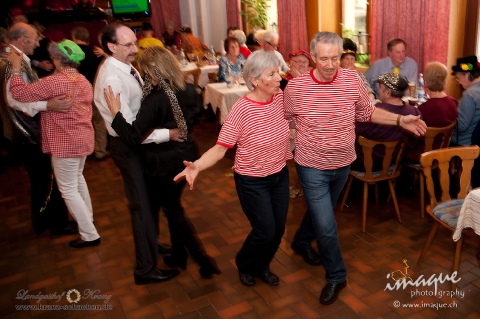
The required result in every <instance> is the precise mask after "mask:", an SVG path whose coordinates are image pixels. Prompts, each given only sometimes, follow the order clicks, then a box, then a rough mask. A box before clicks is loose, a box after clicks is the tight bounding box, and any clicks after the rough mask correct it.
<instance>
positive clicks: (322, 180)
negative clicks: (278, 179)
mask: <svg viewBox="0 0 480 319" xmlns="http://www.w3.org/2000/svg"><path fill="white" fill-rule="evenodd" d="M295 166H296V168H297V172H298V176H299V178H300V183H301V184H302V188H303V193H304V195H305V200H306V201H307V205H308V210H307V212H306V213H305V216H304V218H303V221H302V224H301V225H300V228H299V229H298V230H297V233H296V234H295V239H294V241H295V242H296V243H297V244H298V245H299V246H300V247H301V248H303V249H309V248H311V244H312V240H314V239H315V238H316V239H317V245H318V253H319V255H320V259H321V261H322V265H323V267H325V271H326V274H325V278H326V279H327V282H328V283H331V284H338V283H341V282H343V281H344V280H345V279H346V277H347V270H346V268H345V264H344V262H343V257H342V253H341V251H340V244H339V242H338V234H337V222H336V221H335V215H334V213H333V208H334V207H335V204H336V203H337V199H338V197H339V196H340V192H341V191H342V189H343V186H344V185H345V182H346V181H347V178H348V173H349V171H350V165H348V166H345V167H341V168H338V169H333V170H319V169H316V168H311V167H305V166H301V165H298V164H295Z"/></svg>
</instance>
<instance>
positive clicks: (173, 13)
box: [150, 0, 182, 39]
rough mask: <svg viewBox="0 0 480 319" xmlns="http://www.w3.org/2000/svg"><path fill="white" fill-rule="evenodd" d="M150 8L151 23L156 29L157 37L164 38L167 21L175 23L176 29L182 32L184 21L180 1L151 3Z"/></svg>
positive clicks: (170, 0) (156, 1)
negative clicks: (181, 15)
mask: <svg viewBox="0 0 480 319" xmlns="http://www.w3.org/2000/svg"><path fill="white" fill-rule="evenodd" d="M150 6H151V9H152V18H151V19H150V23H151V24H152V25H153V28H154V29H155V37H157V38H160V39H161V38H162V34H163V33H164V32H165V23H166V22H167V21H172V22H173V23H175V29H176V30H177V31H178V30H180V28H181V27H182V25H181V24H182V19H181V18H180V2H179V1H178V0H161V1H158V0H155V1H150Z"/></svg>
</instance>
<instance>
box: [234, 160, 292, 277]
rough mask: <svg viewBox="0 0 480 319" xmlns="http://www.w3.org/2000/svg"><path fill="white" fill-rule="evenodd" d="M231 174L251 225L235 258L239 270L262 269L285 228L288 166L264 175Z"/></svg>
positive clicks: (270, 258)
mask: <svg viewBox="0 0 480 319" xmlns="http://www.w3.org/2000/svg"><path fill="white" fill-rule="evenodd" d="M234 176H235V186H236V188H237V193H238V198H239V200H240V204H241V205H242V209H243V212H244V213H245V216H247V218H248V220H249V221H250V225H251V226H252V231H251V232H250V234H248V236H247V238H246V239H245V242H244V243H243V246H242V249H240V251H239V252H238V254H237V257H236V258H235V262H236V264H237V268H238V271H239V272H240V273H243V274H249V275H256V274H261V273H265V272H267V271H268V270H269V265H270V261H271V260H272V258H273V256H275V253H276V252H277V250H278V246H280V241H281V240H282V236H283V233H284V232H285V223H286V221H287V212H288V202H289V200H290V194H289V188H288V184H289V175H288V168H287V167H286V166H285V167H284V168H283V169H282V170H281V171H280V172H278V173H275V174H272V175H268V176H265V177H250V176H245V175H240V174H237V173H235V175H234Z"/></svg>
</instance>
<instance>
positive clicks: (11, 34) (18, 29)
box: [8, 23, 28, 40]
mask: <svg viewBox="0 0 480 319" xmlns="http://www.w3.org/2000/svg"><path fill="white" fill-rule="evenodd" d="M25 26H26V24H24V23H15V24H14V25H12V27H11V28H10V29H9V30H8V38H9V39H10V40H18V39H20V38H21V37H23V36H26V35H27V33H28V29H27V28H26V27H25Z"/></svg>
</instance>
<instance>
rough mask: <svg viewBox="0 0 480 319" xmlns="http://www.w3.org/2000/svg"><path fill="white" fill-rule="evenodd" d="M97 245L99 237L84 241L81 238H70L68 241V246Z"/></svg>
mask: <svg viewBox="0 0 480 319" xmlns="http://www.w3.org/2000/svg"><path fill="white" fill-rule="evenodd" d="M98 245H100V237H99V238H97V239H95V240H91V241H84V240H81V239H77V240H72V241H71V242H70V247H73V248H84V247H88V246H98Z"/></svg>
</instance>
